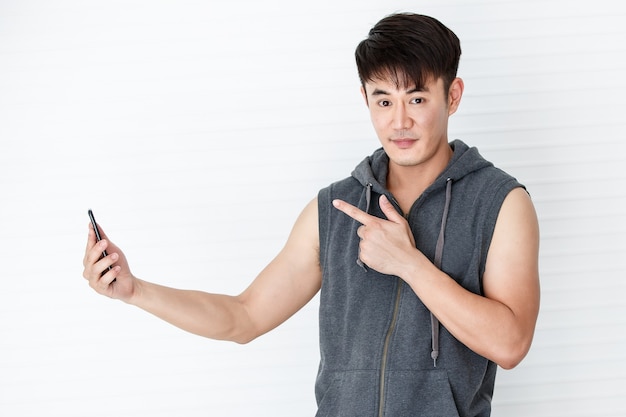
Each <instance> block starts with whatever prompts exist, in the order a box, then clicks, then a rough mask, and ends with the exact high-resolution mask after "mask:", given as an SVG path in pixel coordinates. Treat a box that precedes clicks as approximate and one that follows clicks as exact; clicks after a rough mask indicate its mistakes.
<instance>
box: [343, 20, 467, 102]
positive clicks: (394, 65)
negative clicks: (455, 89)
mask: <svg viewBox="0 0 626 417" xmlns="http://www.w3.org/2000/svg"><path fill="white" fill-rule="evenodd" d="M355 57H356V64H357V69H358V71H359V78H360V80H361V84H362V85H363V86H365V83H366V82H368V81H374V80H375V79H391V80H392V81H393V82H395V83H396V85H397V86H398V87H399V88H409V87H411V86H415V87H416V88H422V87H424V85H425V83H426V82H428V80H429V79H431V78H432V79H434V80H437V79H438V78H442V79H443V84H444V92H445V94H446V95H447V94H448V90H449V88H450V84H451V83H452V81H453V80H454V79H455V78H456V73H457V69H458V66H459V59H460V58H461V44H460V42H459V38H458V37H457V36H456V35H455V34H454V32H452V31H451V30H450V29H448V28H447V27H446V26H444V25H443V24H442V23H441V22H439V21H438V20H437V19H434V18H432V17H429V16H424V15H419V14H414V13H398V14H392V15H390V16H387V17H385V18H383V19H382V20H381V21H380V22H378V23H377V24H376V25H375V26H374V27H373V28H372V29H371V30H370V32H369V36H368V37H367V38H366V39H364V40H363V41H362V42H361V43H360V44H359V45H358V46H357V48H356V52H355Z"/></svg>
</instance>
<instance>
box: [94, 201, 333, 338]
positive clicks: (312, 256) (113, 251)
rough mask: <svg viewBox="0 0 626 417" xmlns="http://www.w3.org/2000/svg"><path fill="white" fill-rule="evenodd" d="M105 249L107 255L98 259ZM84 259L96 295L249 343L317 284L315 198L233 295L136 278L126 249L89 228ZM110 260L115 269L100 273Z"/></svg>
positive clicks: (279, 320) (295, 306) (311, 293)
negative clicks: (251, 277) (261, 266)
mask: <svg viewBox="0 0 626 417" xmlns="http://www.w3.org/2000/svg"><path fill="white" fill-rule="evenodd" d="M104 249H106V250H107V252H109V255H108V256H107V257H106V258H103V259H100V260H99V258H100V256H101V254H102V251H103V250H104ZM83 264H84V266H85V269H84V272H83V276H84V277H85V278H86V279H87V280H88V281H89V284H90V286H91V287H92V288H93V289H94V290H95V291H96V292H98V293H100V294H103V295H107V296H109V297H111V298H117V299H120V300H122V301H125V302H127V303H129V304H132V305H135V306H137V307H139V308H142V309H143V310H146V311H147V312H149V313H151V314H154V315H155V316H157V317H159V318H161V319H163V320H165V321H167V322H169V323H171V324H173V325H175V326H177V327H179V328H181V329H183V330H186V331H188V332H191V333H195V334H198V335H201V336H205V337H208V338H211V339H220V340H231V341H235V342H238V343H247V342H249V341H251V340H253V339H255V338H256V337H258V336H260V335H262V334H264V333H266V332H268V331H270V330H272V329H273V328H275V327H277V326H278V325H280V324H281V323H283V322H284V321H285V320H287V319H288V318H289V317H291V316H292V315H293V314H294V313H296V312H297V311H298V310H299V309H300V308H302V307H303V306H304V305H305V304H306V303H307V302H308V301H310V300H311V299H312V298H313V296H314V295H315V294H316V293H317V291H319V289H320V286H321V281H322V273H321V268H320V265H319V232H318V209H317V199H314V200H312V201H311V202H310V203H309V204H308V205H307V206H306V207H305V208H304V210H303V211H302V213H301V214H300V216H299V217H298V219H297V220H296V222H295V224H294V226H293V229H292V231H291V233H290V235H289V238H288V239H287V242H286V244H285V246H284V247H283V249H282V250H281V251H280V252H279V253H278V255H277V256H276V257H275V258H274V259H273V260H272V261H271V262H270V263H269V264H268V265H267V266H266V267H265V268H264V269H263V271H261V273H260V274H259V275H258V276H257V277H256V279H255V280H254V281H253V282H252V283H251V284H250V286H249V287H248V288H246V290H245V291H244V292H243V293H241V294H240V295H237V296H230V295H223V294H211V293H206V292H202V291H194V290H181V289H175V288H169V287H165V286H162V285H158V284H154V283H150V282H147V281H143V280H140V279H138V278H136V277H134V276H133V275H132V273H131V272H130V268H129V267H128V262H127V261H126V258H125V256H124V254H123V253H122V251H121V250H120V249H119V248H118V247H117V246H115V245H114V244H113V243H111V242H110V240H109V239H108V238H106V235H105V236H104V239H103V241H102V242H100V243H98V242H96V239H95V234H94V232H93V229H90V231H89V238H88V242H87V249H86V251H85V258H84V261H83ZM110 265H114V268H113V269H112V270H111V271H109V272H107V273H106V274H104V275H102V276H100V273H101V272H102V271H105V270H106V269H107V267H108V266H110ZM114 278H116V280H115V281H113V279H114Z"/></svg>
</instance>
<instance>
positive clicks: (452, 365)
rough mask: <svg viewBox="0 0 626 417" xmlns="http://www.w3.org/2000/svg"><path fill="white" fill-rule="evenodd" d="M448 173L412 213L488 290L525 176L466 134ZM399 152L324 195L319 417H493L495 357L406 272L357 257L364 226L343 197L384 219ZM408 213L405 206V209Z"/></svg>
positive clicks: (423, 241)
mask: <svg viewBox="0 0 626 417" xmlns="http://www.w3.org/2000/svg"><path fill="white" fill-rule="evenodd" d="M450 146H451V147H452V149H453V151H454V153H453V156H452V159H451V160H450V163H449V164H448V166H447V167H446V168H445V170H444V171H443V172H442V174H441V175H440V176H439V177H438V178H437V179H436V180H435V181H434V183H433V184H432V185H431V186H430V187H428V188H427V189H426V190H425V191H424V193H423V194H422V195H421V196H420V197H419V198H418V199H417V201H415V203H414V204H413V206H412V207H411V209H410V211H409V213H402V214H403V215H404V216H405V217H406V218H407V220H408V222H409V224H410V226H411V230H412V231H413V236H414V237H415V242H416V246H417V248H418V249H420V250H421V251H422V252H423V253H424V255H426V256H427V257H428V258H429V259H430V260H431V261H433V262H434V264H435V265H437V266H438V267H439V268H440V269H442V270H443V271H444V272H446V273H447V274H448V275H450V276H451V277H452V278H453V279H455V280H456V281H457V282H458V283H459V284H460V285H462V286H463V287H465V288H466V289H468V290H469V291H472V292H474V293H476V294H482V282H481V280H482V275H483V272H484V269H485V261H486V257H487V251H488V249H489V244H490V242H491V237H492V235H493V230H494V227H495V223H496V219H497V216H498V212H499V210H500V207H501V205H502V202H503V201H504V198H505V197H506V196H507V194H508V193H509V192H510V191H511V190H512V189H514V188H516V187H521V186H522V185H521V184H519V183H518V182H517V181H516V180H515V178H513V177H511V176H509V175H508V174H506V173H505V172H503V171H502V170H500V169H498V168H495V167H494V166H493V164H492V163H490V162H488V161H486V160H485V159H483V158H482V157H481V156H480V154H479V153H478V151H477V150H476V148H469V147H468V146H467V145H466V144H465V143H463V142H461V141H458V140H457V141H454V142H452V143H451V144H450ZM388 162H389V159H388V157H387V155H386V154H385V152H384V151H383V150H382V149H378V150H377V151H375V152H374V153H373V154H372V156H370V157H367V158H365V160H363V162H361V163H360V164H359V165H358V166H357V167H356V169H355V170H354V172H353V173H352V176H351V177H349V178H346V179H344V180H341V181H339V182H336V183H334V184H331V185H330V186H328V187H327V188H324V189H322V190H321V191H320V193H319V196H318V204H319V207H318V209H319V232H320V264H321V267H322V272H323V281H322V289H321V299H320V313H319V314H320V315H319V325H320V354H321V361H320V366H319V372H318V376H317V382H316V387H315V394H316V398H317V402H318V407H319V408H318V412H317V414H316V415H317V416H318V417H327V416H341V417H349V416H355V417H357V416H358V417H368V416H372V417H374V416H391V417H402V416H444V417H454V416H463V417H465V416H488V415H489V414H490V411H491V396H492V393H493V387H494V382H495V375H496V368H497V366H496V365H495V363H493V362H491V361H489V360H487V359H485V358H484V357H482V356H480V355H478V354H476V353H474V352H472V351H471V350H470V349H469V348H467V347H466V346H465V345H463V344H462V343H460V342H459V341H458V340H456V339H455V338H454V337H453V336H452V335H451V334H450V333H449V332H448V331H447V330H446V329H445V328H444V327H443V326H441V325H440V324H439V322H438V321H437V319H436V318H435V317H434V316H432V315H431V314H430V312H429V311H428V310H427V309H426V307H425V306H424V304H422V302H421V301H420V299H419V298H418V297H417V296H416V295H415V293H414V292H413V291H412V290H411V288H410V287H409V286H408V285H407V284H406V283H405V282H404V281H402V280H401V279H400V278H398V277H396V276H389V275H384V274H380V273H378V272H377V271H375V270H373V269H370V268H367V266H365V265H363V264H362V263H360V262H359V261H358V246H359V237H358V236H357V234H356V230H357V228H358V227H359V226H360V224H359V223H358V222H356V221H355V220H353V219H351V218H350V217H348V216H346V215H345V214H343V213H341V212H340V211H338V210H336V209H335V208H334V207H333V206H332V200H333V199H335V198H340V199H342V200H345V201H347V202H348V203H351V204H353V205H355V206H357V207H359V208H361V209H362V210H364V211H367V212H368V213H370V214H372V215H374V216H377V217H381V218H385V216H384V215H383V213H382V211H381V209H380V207H379V206H378V197H379V196H380V195H381V194H385V195H387V196H388V197H389V199H390V201H394V199H393V196H392V195H390V193H389V191H388V190H387V189H386V186H385V185H386V178H387V172H388ZM398 211H399V212H401V211H400V209H399V208H398Z"/></svg>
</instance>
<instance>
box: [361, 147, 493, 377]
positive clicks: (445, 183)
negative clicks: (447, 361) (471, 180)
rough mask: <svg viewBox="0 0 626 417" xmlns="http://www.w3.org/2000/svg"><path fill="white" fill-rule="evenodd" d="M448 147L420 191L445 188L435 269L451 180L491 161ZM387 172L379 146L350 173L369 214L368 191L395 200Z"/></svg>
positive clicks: (434, 329) (434, 324) (435, 340)
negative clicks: (443, 163) (432, 176)
mask: <svg viewBox="0 0 626 417" xmlns="http://www.w3.org/2000/svg"><path fill="white" fill-rule="evenodd" d="M450 147H451V148H452V150H453V154H452V158H451V159H450V162H449V163H448V165H447V166H446V168H445V169H444V170H443V172H442V173H441V174H440V175H439V176H438V177H437V179H436V180H435V181H434V182H433V183H432V184H431V185H430V186H429V187H428V188H427V189H426V190H425V191H424V194H427V193H429V192H431V191H432V190H435V189H438V188H440V187H445V189H446V199H445V204H444V207H443V211H442V214H441V228H440V231H439V236H438V238H437V245H436V248H435V258H434V260H433V263H434V264H435V266H436V267H437V268H439V269H441V262H442V257H443V248H444V244H445V230H446V224H447V219H448V210H449V208H450V200H451V198H452V183H453V182H454V181H458V180H459V179H461V178H463V177H464V176H466V175H467V174H469V173H471V172H474V171H477V170H479V169H481V168H485V167H488V166H492V164H491V162H489V161H487V160H485V159H484V158H483V157H482V156H480V154H479V153H478V150H477V149H476V148H470V147H469V146H467V145H466V144H465V143H463V142H462V141H460V140H455V141H453V142H451V143H450ZM388 172H389V157H388V156H387V154H386V153H385V151H384V150H383V149H382V148H379V149H377V150H376V151H375V152H374V153H373V154H372V155H371V156H368V157H367V158H365V159H364V160H363V161H362V162H361V163H360V164H359V165H357V167H356V168H355V169H354V171H353V172H352V176H353V177H354V178H355V179H356V180H357V181H359V182H360V183H361V184H362V185H363V187H364V192H365V201H366V207H365V212H366V213H369V209H370V203H371V195H372V191H373V192H375V193H378V194H385V195H386V196H387V197H388V198H389V201H395V200H394V198H393V196H392V195H390V193H389V191H388V190H387V187H386V184H387V174H388ZM356 262H357V264H359V265H360V266H361V267H362V268H363V269H365V270H367V266H366V265H365V264H364V263H363V262H362V261H361V259H360V258H357V260H356ZM430 321H431V337H432V351H431V358H432V359H433V364H434V366H435V367H436V366H437V358H438V357H439V320H438V319H437V317H435V316H434V315H433V314H432V313H431V315H430Z"/></svg>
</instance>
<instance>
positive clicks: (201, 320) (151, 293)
mask: <svg viewBox="0 0 626 417" xmlns="http://www.w3.org/2000/svg"><path fill="white" fill-rule="evenodd" d="M127 302H128V303H129V304H132V305H135V306H137V307H139V308H141V309H143V310H145V311H147V312H149V313H151V314H153V315H155V316H156V317H159V318H160V319H162V320H165V321H167V322H168V323H170V324H173V325H174V326H176V327H179V328H181V329H183V330H186V331H188V332H190V333H194V334H197V335H200V336H204V337H207V338H210V339H218V340H230V341H234V342H238V343H246V342H248V341H250V340H251V339H253V338H254V336H253V335H252V334H251V333H252V331H251V329H250V328H249V326H247V325H246V323H247V321H246V320H245V316H246V310H245V307H244V306H243V305H242V303H240V302H239V301H238V298H237V297H233V296H228V295H222V294H210V293H206V292H201V291H193V290H181V289H175V288H169V287H165V286H162V285H158V284H154V283H150V282H147V281H142V280H137V283H136V289H135V293H134V294H133V296H132V297H131V299H129V300H128V301H127Z"/></svg>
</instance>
